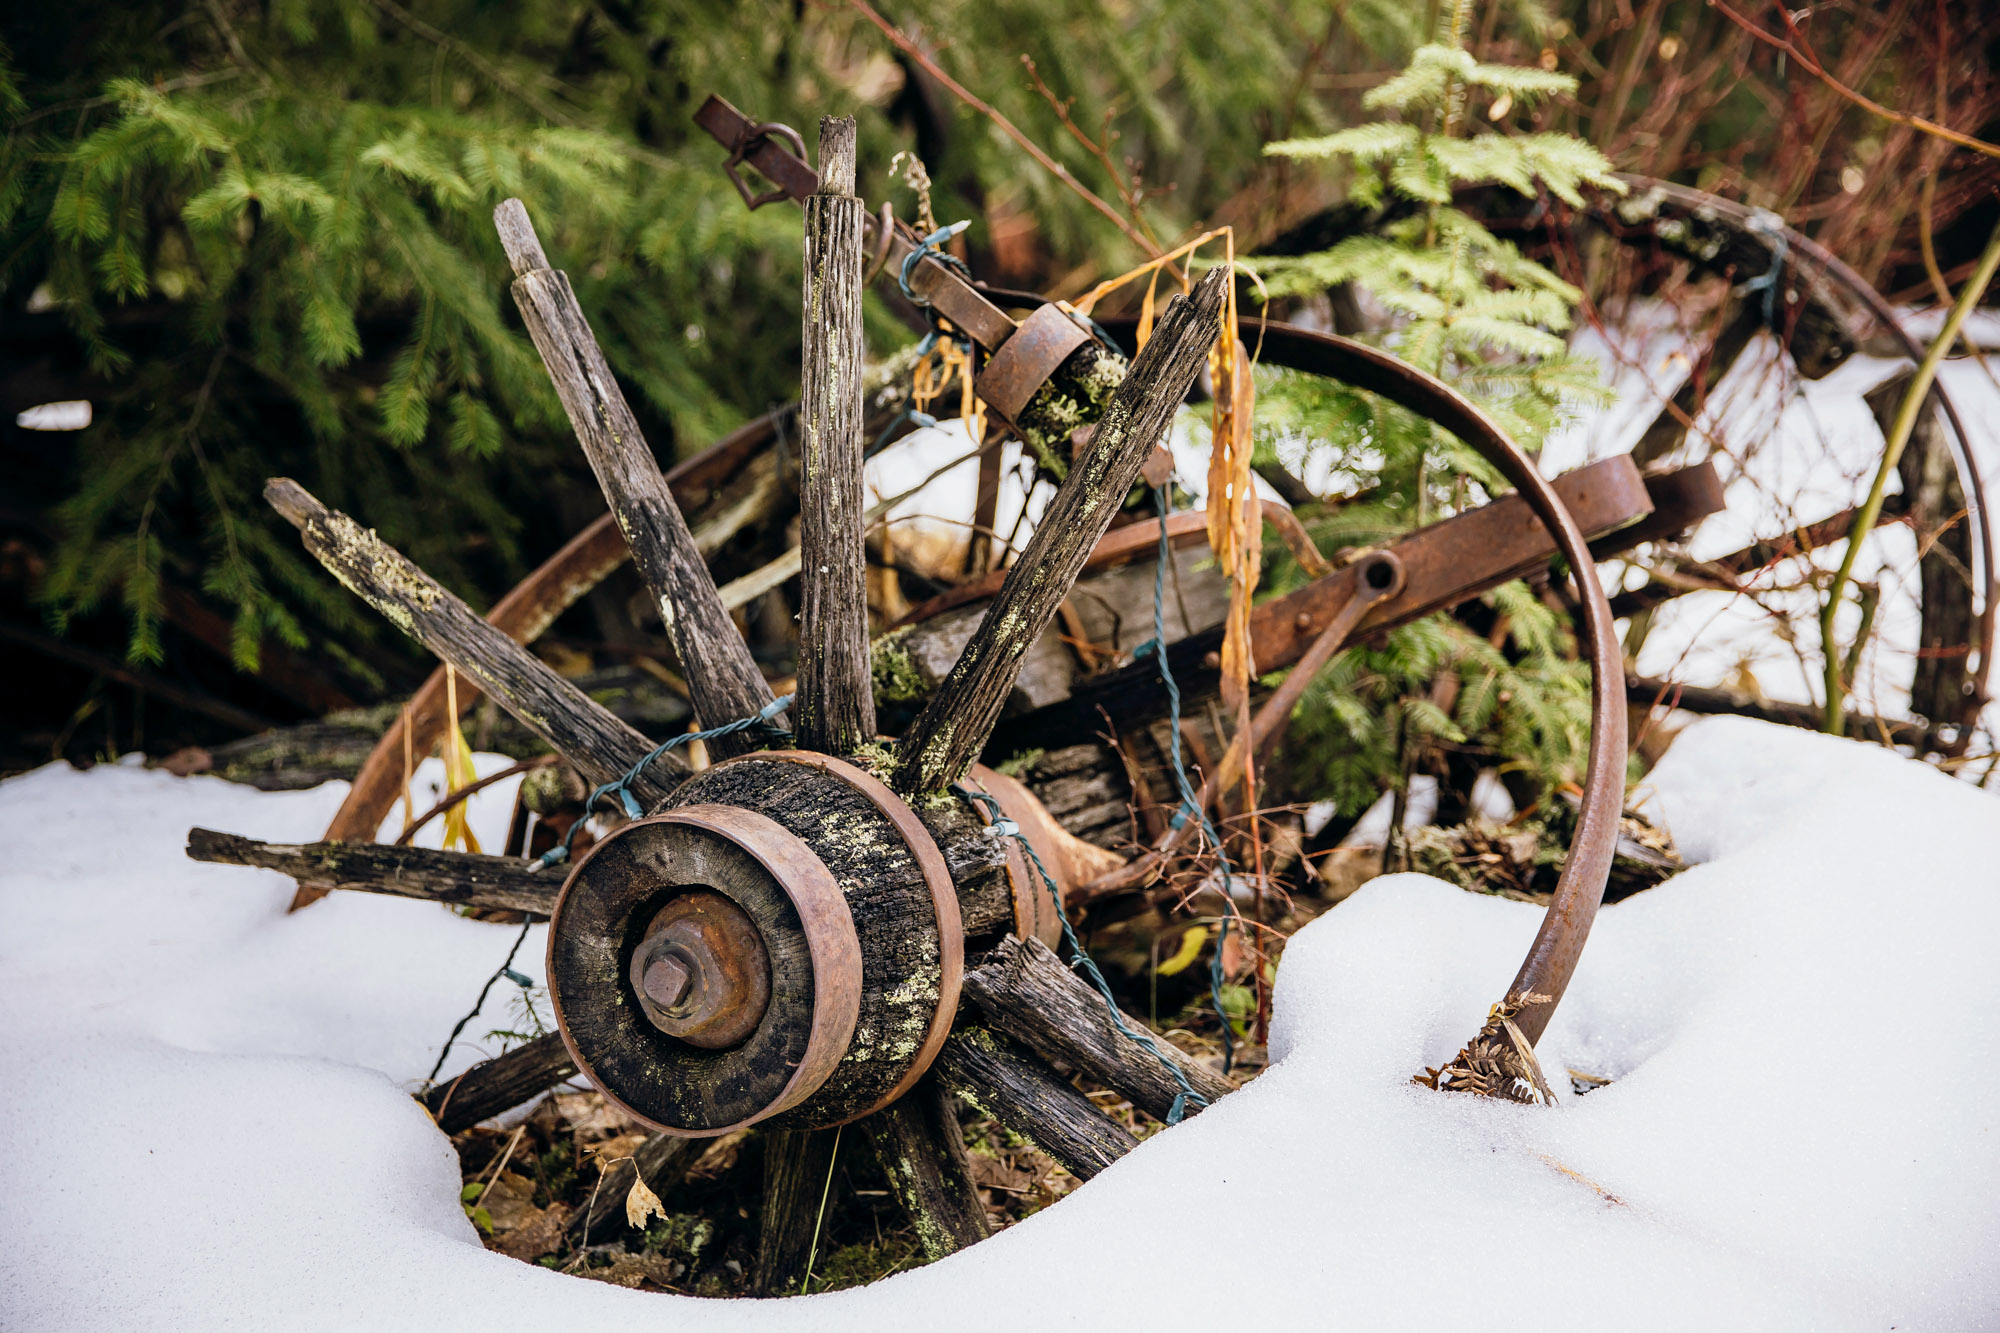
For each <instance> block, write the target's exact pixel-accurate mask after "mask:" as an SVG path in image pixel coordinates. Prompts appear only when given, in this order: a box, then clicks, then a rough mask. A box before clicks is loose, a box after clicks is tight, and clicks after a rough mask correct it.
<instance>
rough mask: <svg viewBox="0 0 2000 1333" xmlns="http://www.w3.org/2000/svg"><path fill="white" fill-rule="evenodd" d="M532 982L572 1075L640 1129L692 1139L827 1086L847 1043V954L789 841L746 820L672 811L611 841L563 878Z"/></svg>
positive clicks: (759, 821) (816, 879)
mask: <svg viewBox="0 0 2000 1333" xmlns="http://www.w3.org/2000/svg"><path fill="white" fill-rule="evenodd" d="M718 900H720V901H718ZM739 918H740V920H739ZM548 979H549V997H550V1000H551V1002H552V1003H553V1005H554V1007H555V1013H556V1022H557V1026H558V1028H559V1029H560V1031H561V1033H562V1038H563V1042H564V1044H565V1045H567V1046H568V1048H569V1051H570V1055H571V1057H572V1058H573V1059H574V1060H575V1061H576V1066H577V1069H578V1070H579V1071H581V1072H582V1073H583V1074H584V1075H585V1076H587V1077H588V1078H589V1079H590V1080H591V1082H592V1083H594V1084H596V1085H597V1086H598V1087H599V1088H600V1089H602V1090H603V1092H604V1094H605V1096H606V1097H607V1098H609V1099H610V1100H611V1101H612V1102H613V1103H615V1104H616V1105H617V1106H618V1107H619V1108H620V1109H622V1110H624V1111H625V1112H627V1113H628V1114H630V1115H632V1116H634V1117H636V1118H637V1119H639V1120H642V1121H644V1122H645V1123H647V1124H649V1125H651V1126H653V1127H654V1128H656V1129H659V1130H662V1131H664V1132H666V1133H669V1134H678V1135H683V1136H687V1137H706V1136H712V1135H716V1134H723V1133H727V1132H728V1131H730V1130H732V1129H737V1128H741V1127H742V1126H745V1125H749V1124H754V1123H756V1122H757V1121H760V1120H766V1119H768V1118H770V1117H771V1116H774V1115H778V1114H781V1113H783V1112H784V1111H786V1110H788V1109H790V1108H792V1107H794V1106H797V1105H798V1104H800V1103H801V1102H803V1101H804V1100H805V1099H806V1098H808V1097H810V1096H811V1095H812V1094H813V1093H814V1092H816V1091H817V1090H818V1089H819V1088H820V1087H821V1086H822V1085H823V1084H824V1083H825V1082H826V1081H827V1079H828V1077H829V1076H830V1075H831V1074H832V1073H833V1072H834V1070H835V1069H836V1068H837V1067H838V1065H839V1063H840V1060H841V1058H842V1056H843V1055H844V1054H845V1053H846V1051H847V1050H848V1048H849V1046H850V1045H851V1043H852V1039H853V1035H854V1028H855V1024H856V1021H857V1018H858V1015H859V1012H860V995H861V950H860V944H859V941H858V938H857V936H856V932H855V929H854V922H853V920H852V918H851V917H850V916H849V915H848V912H847V905H846V902H845V899H844V898H843V897H842V895H841V892H840V887H839V885H838V884H837V883H836V882H835V881H834V878H833V876H832V874H831V873H830V872H829V871H828V870H827V868H826V866H825V864H824V863H823V862H822V861H821V860H820V859H819V857H818V856H816V855H815V854H814V853H813V851H812V849H811V848H810V847H808V846H807V845H806V844H805V843H804V842H803V841H801V840H800V839H799V838H797V837H795V836H793V835H792V834H791V833H789V832H787V831H786V830H785V829H784V828H783V827H782V826H780V825H779V824H778V823H777V821H775V820H773V819H771V818H770V817H769V816H766V815H763V814H760V813H758V812H757V811H755V810H746V809H742V808H740V807H736V806H728V805H687V806H682V807H679V808H676V809H672V810H668V811H666V812H664V813H661V814H657V815H652V816H649V817H648V818H645V819H639V820H635V821H633V822H632V823H630V824H627V825H625V826H624V827H623V828H620V829H618V830H617V831H616V832H614V833H612V834H611V835H609V836H608V837H606V838H604V839H603V840H602V841H601V842H599V843H598V844H597V845H596V846H595V847H593V848H592V849H591V850H590V852H589V854H588V855H586V856H585V857H584V858H583V859H582V860H581V861H580V862H579V863H578V864H577V866H576V868H575V869H574V870H572V871H571V872H570V876H569V879H568V881H567V882H566V883H565V884H564V885H563V889H562V892H561V894H560V895H559V896H558V897H557V899H556V905H555V910H554V912H553V913H552V914H551V917H550V921H549V947H548ZM705 997H706V998H705ZM676 1027H679V1028H681V1029H682V1031H681V1032H680V1033H679V1034H678V1035H676V1034H675V1032H674V1029H675V1028H676Z"/></svg>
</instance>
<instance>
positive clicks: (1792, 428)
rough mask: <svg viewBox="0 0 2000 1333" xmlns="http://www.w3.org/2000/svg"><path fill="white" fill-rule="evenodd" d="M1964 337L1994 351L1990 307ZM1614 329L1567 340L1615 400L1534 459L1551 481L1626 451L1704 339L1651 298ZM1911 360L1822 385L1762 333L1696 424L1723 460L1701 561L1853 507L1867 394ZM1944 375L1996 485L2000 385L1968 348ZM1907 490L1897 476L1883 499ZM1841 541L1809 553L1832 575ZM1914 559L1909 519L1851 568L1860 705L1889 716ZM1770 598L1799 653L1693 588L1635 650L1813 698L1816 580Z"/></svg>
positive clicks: (1905, 657) (1996, 721)
mask: <svg viewBox="0 0 2000 1333" xmlns="http://www.w3.org/2000/svg"><path fill="white" fill-rule="evenodd" d="M1902 313H1903V318H1904V323H1905V326H1906V327H1907V328H1908V329H1909V330H1910V332H1911V333H1912V334H1913V335H1915V336H1916V337H1917V338H1919V339H1920V340H1926V341H1927V340H1928V339H1929V338H1931V337H1933V336H1935V333H1936V331H1937V328H1938V327H1939V325H1940V323H1941V321H1942V315H1941V314H1940V313H1939V312H1936V311H1924V312H1902ZM1966 332H1967V336H1969V337H1971V338H1973V339H1974V340H1975V341H1977V342H1978V343H1979V344H1980V345H1981V346H1991V345H1992V343H1991V341H1990V339H1991V338H1992V337H1993V336H1994V335H1995V334H1996V333H2000V320H1995V319H1992V318H1990V317H1987V316H1984V315H1981V316H1979V317H1976V318H1975V320H1974V321H1972V322H1971V323H1970V324H1969V326H1968V328H1967V330H1966ZM1613 333H1614V335H1615V341H1614V340H1613V339H1612V338H1607V336H1606V332H1605V331H1600V330H1599V329H1596V328H1583V329H1580V330H1579V331H1578V332H1577V334H1576V335H1575V337H1574V338H1572V340H1571V343H1572V347H1573V348H1574V350H1575V351H1577V352H1578V353H1580V354H1582V355H1585V356H1590V357H1594V358H1595V359H1596V361H1597V363H1598V366H1599V368H1600V370H1601V371H1602V372H1603V376H1604V380H1605V383H1606V386H1607V387H1608V388H1609V389H1610V390H1611V392H1612V393H1613V394H1614V395H1615V397H1614V400H1613V402H1612V404H1611V405H1610V406H1609V407H1606V408H1602V409H1594V410H1586V411H1584V412H1582V413H1580V414H1579V416H1578V417H1577V419H1576V420H1574V421H1573V422H1571V423H1570V424H1569V425H1568V426H1566V427H1565V428H1563V429H1562V430H1560V431H1557V432H1555V433H1554V434H1552V435H1551V436H1550V437H1549V440H1548V442H1547V443H1546V445H1544V447H1543V449H1542V452H1541V454H1540V457H1539V464H1540V467H1541V469H1542V472H1543V474H1544V475H1546V476H1550V477H1553V476H1556V475H1558V474H1560V473H1563V472H1567V471H1570V470H1572V469H1574V468H1578V467H1581V466H1583V465H1584V464H1586V463H1589V462H1593V461H1596V460H1597V459H1600V458H1606V457H1609V456H1611V455H1613V454H1621V453H1628V452H1630V451H1631V448H1632V445H1633V443H1634V442H1635V441H1636V440H1637V439H1638V437H1639V435H1640V433H1641V432H1643V431H1644V430H1645V428H1646V427H1647V425H1649V424H1650V423H1651V422H1652V420H1653V419H1654V417H1655V416H1657V415H1658V413H1659V412H1660V411H1661V408H1662V404H1663V403H1664V402H1665V401H1666V399H1667V398H1668V397H1670V396H1671V395H1672V394H1673V393H1674V392H1675V390H1677V389H1678V388H1679V387H1680V385H1681V383H1682V381H1684V380H1685V379H1686V378H1687V374H1688V369H1689V357H1690V355H1692V354H1695V353H1697V352H1698V351H1699V350H1700V348H1701V346H1702V345H1703V344H1704V343H1705V341H1706V334H1704V335H1702V337H1701V338H1699V339H1697V340H1693V341H1691V340H1690V339H1689V338H1688V337H1687V336H1686V335H1685V334H1683V332H1682V331H1681V330H1680V328H1679V327H1678V325H1677V323H1676V316H1675V315H1674V312H1673V311H1672V310H1670V309H1668V308H1667V307H1665V306H1662V305H1660V304H1658V303H1656V302H1636V303H1634V304H1633V305H1632V307H1631V309H1630V310H1629V312H1628V313H1627V314H1626V316H1625V318H1624V320H1623V322H1622V324H1621V325H1620V326H1619V327H1618V328H1617V329H1616V330H1615V331H1613ZM1905 364H1907V363H1906V362H1902V361H1897V360H1891V359H1884V358H1880V357H1868V356H1857V357H1854V358H1852V359H1851V360H1849V361H1847V362H1845V363H1843V364H1842V365H1841V366H1840V367H1839V368H1837V369H1836V370H1834V371H1833V372H1832V373H1830V374H1828V375H1826V376H1825V377H1823V378H1821V379H1817V380H1805V379H1801V378H1800V377H1799V376H1798V374H1797V372H1796V371H1795V370H1794V369H1793V368H1792V365H1791V363H1790V362H1789V361H1788V360H1784V359H1781V358H1780V357H1779V355H1778V349H1777V344H1776V343H1775V342H1773V340H1772V339H1771V338H1770V336H1769V335H1768V334H1763V333H1760V334H1758V335H1757V337H1756V338H1755V340H1754V341H1753V342H1752V343H1751V344H1750V346H1749V348H1748V349H1747V350H1746V351H1745V353H1744V355H1743V356H1742V357H1741V358H1739V359H1738V361H1737V363H1736V365H1735V366H1733V367H1732V368H1731V369H1730V371H1729V372H1728V374H1727V375H1725V376H1724V377H1723V380H1722V382H1721V383H1720V384H1718V385H1717V386H1716V389H1715V391H1714V392H1713V393H1712V394H1710V396H1709V400H1708V403H1707V404H1706V406H1705V408H1704V410H1703V411H1702V413H1701V414H1700V415H1699V416H1698V417H1697V418H1696V426H1697V428H1698V429H1700V430H1702V431H1707V432H1712V433H1713V435H1714V437H1715V438H1716V439H1718V440H1720V441H1721V442H1722V443H1723V445H1724V447H1725V451H1726V454H1727V455H1728V456H1722V455H1718V457H1717V458H1716V464H1717V469H1718V471H1719V473H1720V474H1721V476H1722V479H1723V482H1724V485H1725V488H1726V489H1725V496H1726V498H1727V501H1728V508H1727V510H1726V511H1725V512H1723V513H1720V514H1715V515H1712V516H1710V517H1709V518H1707V519H1704V520H1703V521H1702V523H1701V525H1700V526H1699V527H1698V528H1697V529H1696V531H1695V534H1694V538H1693V540H1692V542H1691V543H1690V549H1691V553H1692V554H1693V555H1694V557H1695V558H1696V559H1699V560H1708V559H1713V558H1715V557H1716V556H1719V555H1723V554H1726V553H1728V552H1731V551H1735V550H1739V549H1741V548H1743V547H1745V546H1748V545H1749V544H1750V543H1751V542H1753V541H1755V540H1757V539H1758V538H1760V537H1762V538H1766V539H1768V538H1769V537H1771V536H1772V535H1773V534H1775V533H1780V532H1784V531H1786V530H1787V529H1788V528H1790V527H1791V526H1792V525H1793V524H1794V523H1799V522H1811V521H1816V520H1818V519H1822V518H1825V517H1827V516H1829V515H1833V514H1838V513H1840V512H1841V511H1843V510H1845V509H1847V508H1849V507H1850V506H1853V505H1857V504H1859V503H1860V502H1861V498H1862V496H1863V495H1864V494H1865V493H1866V491H1867V489H1868V484H1869V482H1870V480H1871V479H1872V478H1873V476H1874V473H1875V468H1876V466H1877V464H1878V463H1879V462H1880V460H1881V456H1882V446H1883V439H1882V431H1881V428H1880V427H1879V426H1878V425H1877V423H1876V421H1875V417H1874V414H1873V413H1872V411H1871V410H1870V409H1869V407H1868V404H1867V402H1866V401H1865V399H1864V397H1863V395H1865V394H1866V393H1867V392H1868V391H1869V390H1871V389H1873V388H1875V387H1876V386H1877V385H1879V384H1881V383H1882V382H1883V381H1884V380H1885V379H1887V378H1889V376H1890V375H1892V374H1894V373H1895V371H1896V369H1897V368H1898V367H1899V366H1902V365H1905ZM1938 381H1939V383H1940V384H1941V385H1942V386H1943V387H1944V388H1945V390H1946V391H1948V392H1949V393H1950V394H1951V396H1952V398H1953V401H1954V402H1955V403H1956V404H1957V406H1958V409H1959V414H1960V417H1961V418H1962V419H1963V421H1964V424H1965V428H1966V431H1967V434H1968V436H1969V437H1970V438H1968V439H1967V441H1966V448H1967V450H1968V452H1969V453H1970V456H1971V458H1972V460H1973V465H1974V466H1975V467H1976V468H1977V469H1978V470H1979V472H1980V474H1981V475H1982V476H1983V477H1984V478H1985V479H1986V480H1987V483H1988V489H1989V491H2000V382H1996V380H1995V378H1994V375H1993V374H1992V373H1990V372H1989V371H1988V370H1987V369H1986V368H1985V367H1984V366H1983V365H1981V364H1980V362H1979V361H1978V360H1977V359H1976V358H1972V357H1961V358H1955V359H1952V360H1948V361H1946V362H1944V363H1943V364H1942V365H1941V366H1940V367H1939V368H1938ZM1706 452H1707V446H1706V445H1702V446H1700V447H1698V448H1694V449H1693V450H1692V452H1688V451H1685V450H1684V452H1683V454H1682V455H1679V456H1677V457H1676V460H1675V461H1677V462H1690V461H1693V459H1694V458H1696V457H1700V456H1702V455H1703V454H1705V453H1706ZM1900 489H1901V487H1900V483H1898V482H1897V481H1895V480H1893V479H1892V480H1891V482H1890V493H1891V494H1894V493H1896V492H1897V491H1899V490H1900ZM1844 548H1845V543H1834V544H1833V545H1831V546H1829V547H1824V548H1822V549H1821V550H1820V551H1819V552H1818V553H1816V555H1815V556H1814V557H1813V559H1814V562H1815V563H1816V564H1818V565H1819V566H1820V567H1821V568H1823V569H1826V570H1828V571H1831V570H1832V569H1833V568H1834V567H1835V566H1836V565H1837V564H1838V563H1839V559H1840V556H1841V553H1842V551H1843V550H1844ZM1917 555H1918V553H1917V543H1916V537H1915V534H1914V533H1913V532H1911V530H1910V529H1909V528H1907V527H1903V526H1890V527H1885V528H1881V529H1878V530H1877V532H1876V536H1875V540H1874V541H1872V542H1870V543H1868V545H1867V546H1866V547H1864V548H1863V551H1862V554H1861V558H1860V560H1859V561H1858V562H1857V564H1856V567H1855V570H1854V578H1855V579H1856V580H1857V581H1859V582H1862V583H1879V584H1880V585H1881V587H1882V602H1881V606H1880V608H1879V610H1878V611H1877V614H1876V621H1875V628H1874V633H1873V635H1872V636H1871V639H1870V646H1869V648H1868V650H1867V651H1866V652H1864V653H1863V655H1862V660H1861V663H1860V669H1859V671H1858V672H1857V673H1856V679H1855V681H1854V683H1853V687H1852V688H1853V696H1854V706H1855V707H1856V708H1858V709H1861V710H1863V711H1866V712H1871V713H1879V714H1881V715H1883V716H1902V715H1905V714H1907V712H1908V709H1909V680H1910V676H1911V671H1912V663H1913V661H1914V654H1915V652H1916V649H1917V643H1918V637H1919V631H1920V608H1919V605H1918V600H1917V599H1918V592H1919V589H1920V584H1919V582H1918V575H1917ZM1600 569H1601V570H1603V571H1605V572H1606V574H1607V575H1608V577H1609V580H1610V581H1609V582H1608V583H1607V587H1608V588H1609V590H1610V591H1612V592H1614V593H1615V592H1617V591H1618V590H1619V585H1618V583H1617V582H1616V580H1617V579H1618V578H1619V577H1621V576H1625V577H1627V578H1628V579H1629V585H1630V586H1637V584H1638V583H1639V582H1641V581H1642V580H1641V578H1640V575H1639V574H1638V573H1637V572H1636V571H1634V572H1630V573H1629V574H1628V573H1627V571H1626V569H1625V566H1624V565H1623V564H1622V562H1607V563H1606V564H1604V565H1601V566H1600ZM1798 572H1799V562H1796V561H1788V562H1785V563H1784V564H1782V565H1780V566H1778V567H1777V569H1776V570H1774V571H1773V572H1772V573H1771V574H1769V575H1767V576H1765V577H1763V578H1761V579H1759V580H1757V581H1756V586H1759V587H1764V588H1768V587H1770V586H1771V585H1772V584H1774V583H1779V582H1793V581H1796V575H1797V574H1798ZM1991 573H1992V571H1988V574H1989V576H1990V575H1991ZM1764 600H1765V602H1766V604H1767V605H1768V606H1769V607H1770V608H1772V610H1774V611H1778V612H1781V613H1782V614H1783V615H1784V616H1786V617H1787V618H1788V619H1789V620H1790V622H1791V626H1792V630H1793V632H1795V633H1797V634H1798V636H1799V640H1800V642H1799V645H1798V648H1797V649H1796V650H1794V649H1793V648H1792V647H1791V646H1789V645H1787V643H1786V642H1785V641H1784V638H1783V636H1782V635H1780V634H1779V633H1777V632H1776V627H1775V623H1774V620H1773V618H1772V617H1771V616H1770V615H1768V614H1766V612H1765V611H1763V610H1761V609H1760V608H1759V607H1758V606H1757V605H1756V604H1755V603H1754V602H1753V601H1752V600H1751V599H1750V598H1747V597H1735V596H1732V595H1730V594H1728V593H1723V592H1694V593H1689V594H1687V595H1685V596H1682V597H1678V598H1675V599H1674V600H1673V601H1671V602H1668V603H1666V604H1665V605H1663V606H1662V607H1660V609H1659V610H1658V611H1657V612H1656V613H1655V615H1654V620H1653V626H1652V630H1651V632H1650V634H1649V635H1648V637H1647V639H1646V642H1645V645H1644V647H1643V648H1642V649H1641V651H1640V653H1639V661H1638V670H1639V674H1641V675H1646V676H1657V677H1670V678H1672V679H1675V680H1680V681H1684V682H1687V683H1690V684H1699V685H1716V684H1723V683H1732V684H1739V683H1741V680H1740V676H1738V672H1739V669H1741V670H1742V671H1747V673H1748V674H1749V675H1750V676H1752V677H1754V679H1755V681H1756V683H1757V685H1758V687H1759V688H1760V689H1762V690H1763V691H1764V692H1765V693H1766V694H1767V695H1768V696H1769V697H1771V698H1773V699H1780V700H1789V701H1791V702H1795V703H1817V702H1819V701H1820V692H1821V689H1822V688H1823V687H1822V685H1821V681H1820V671H1821V668H1820V665H1819V662H1820V655H1819V630H1818V621H1817V616H1818V602H1817V600H1816V597H1815V595H1814V594H1813V593H1812V592H1811V591H1810V590H1799V591H1796V592H1782V593H1769V592H1766V593H1765V594H1764ZM1859 622H1860V611H1859V609H1858V608H1857V607H1854V606H1852V605H1850V606H1848V607H1846V608H1845V609H1844V610H1843V612H1842V615H1841V618H1840V620H1839V622H1838V624H1837V625H1836V632H1837V634H1838V636H1839V637H1840V639H1841V641H1842V642H1843V643H1845V642H1851V640H1852V637H1853V635H1854V633H1855V632H1856V630H1857V629H1858V628H1859ZM1802 658H1803V660H1802ZM1732 677H1737V679H1735V680H1732ZM1986 721H1987V725H1988V726H1989V728H1991V729H1992V730H1994V731H1995V732H2000V702H1996V703H1995V704H1993V705H1992V706H1991V707H1989V709H1988V710H1987V712H1986Z"/></svg>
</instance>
